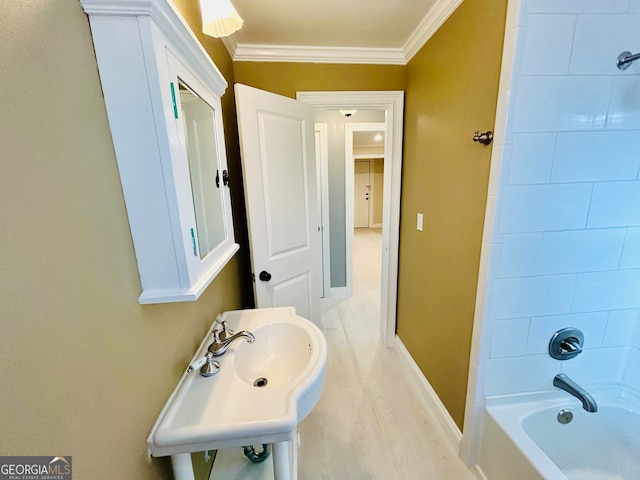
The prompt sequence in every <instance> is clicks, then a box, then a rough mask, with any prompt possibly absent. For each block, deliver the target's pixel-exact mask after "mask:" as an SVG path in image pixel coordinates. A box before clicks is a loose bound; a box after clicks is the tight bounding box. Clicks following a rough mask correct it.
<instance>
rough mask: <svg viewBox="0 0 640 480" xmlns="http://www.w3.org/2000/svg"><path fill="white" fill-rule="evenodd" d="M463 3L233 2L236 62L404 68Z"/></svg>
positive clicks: (231, 46) (231, 45) (231, 43)
mask: <svg viewBox="0 0 640 480" xmlns="http://www.w3.org/2000/svg"><path fill="white" fill-rule="evenodd" d="M461 2H462V0H323V1H322V2H318V1H312V0H232V3H233V4H234V6H235V7H236V10H238V13H239V14H240V16H241V17H242V18H243V19H244V25H243V27H242V29H241V30H239V31H238V32H236V33H235V34H233V35H231V36H230V37H227V38H225V39H224V41H225V45H226V46H227V49H228V50H229V52H230V53H231V55H232V56H233V58H234V60H236V61H242V60H248V61H298V62H314V63H379V64H397V65H405V64H406V63H407V62H408V61H409V60H410V59H411V57H413V55H415V53H416V52H417V51H418V50H419V49H420V48H421V47H422V46H423V45H424V43H425V42H426V41H427V40H428V39H429V38H430V37H431V35H433V33H435V31H436V30H437V29H438V28H439V27H440V25H442V23H444V21H445V20H446V19H447V18H448V17H449V15H451V13H452V12H453V11H454V10H455V9H456V7H457V6H458V5H459V4H460V3H461Z"/></svg>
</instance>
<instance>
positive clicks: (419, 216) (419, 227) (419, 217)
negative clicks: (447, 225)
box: [416, 213, 423, 232]
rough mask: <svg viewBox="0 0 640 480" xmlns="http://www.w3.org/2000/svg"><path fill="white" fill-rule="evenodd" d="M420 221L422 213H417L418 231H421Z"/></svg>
mask: <svg viewBox="0 0 640 480" xmlns="http://www.w3.org/2000/svg"><path fill="white" fill-rule="evenodd" d="M422 221H423V218H422V214H421V213H419V214H418V224H417V226H416V228H417V229H418V231H419V232H421V231H422Z"/></svg>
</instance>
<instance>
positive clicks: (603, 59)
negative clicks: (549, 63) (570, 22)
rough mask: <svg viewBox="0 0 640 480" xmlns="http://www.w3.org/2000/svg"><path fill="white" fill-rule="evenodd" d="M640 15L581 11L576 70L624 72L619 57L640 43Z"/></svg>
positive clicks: (574, 61) (573, 69)
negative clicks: (621, 69)
mask: <svg viewBox="0 0 640 480" xmlns="http://www.w3.org/2000/svg"><path fill="white" fill-rule="evenodd" d="M638 25H640V15H628V14H627V15H580V16H578V22H577V24H576V34H575V40H574V47H573V53H572V55H571V69H570V71H571V73H572V74H579V75H585V74H587V75H588V74H591V75H594V74H610V75H616V74H619V73H620V70H618V67H617V66H616V59H617V58H618V55H619V54H620V53H621V52H624V51H625V50H631V49H632V48H633V47H631V45H640V28H638Z"/></svg>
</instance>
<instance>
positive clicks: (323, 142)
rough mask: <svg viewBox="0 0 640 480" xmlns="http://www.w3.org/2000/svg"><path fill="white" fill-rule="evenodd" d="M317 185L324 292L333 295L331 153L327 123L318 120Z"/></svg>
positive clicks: (316, 130)
mask: <svg viewBox="0 0 640 480" xmlns="http://www.w3.org/2000/svg"><path fill="white" fill-rule="evenodd" d="M314 129H315V133H316V134H317V138H316V140H317V141H316V185H317V190H318V191H317V196H318V218H320V225H321V226H322V292H323V297H329V296H330V295H331V256H330V253H331V250H330V248H329V247H330V241H331V239H330V236H329V153H328V148H329V147H328V140H327V138H328V133H327V132H328V130H327V124H326V123H323V122H316V123H315V125H314Z"/></svg>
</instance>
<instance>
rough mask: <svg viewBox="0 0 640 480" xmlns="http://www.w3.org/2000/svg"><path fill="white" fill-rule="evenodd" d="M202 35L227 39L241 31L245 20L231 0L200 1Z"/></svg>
mask: <svg viewBox="0 0 640 480" xmlns="http://www.w3.org/2000/svg"><path fill="white" fill-rule="evenodd" d="M200 11H201V12H202V33H204V34H206V35H209V36H211V37H216V38H220V37H226V36H228V35H231V34H232V33H233V32H235V31H236V30H240V28H241V27H242V23H243V20H242V18H241V17H240V15H238V12H237V11H236V9H235V8H234V7H233V5H231V0H200Z"/></svg>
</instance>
